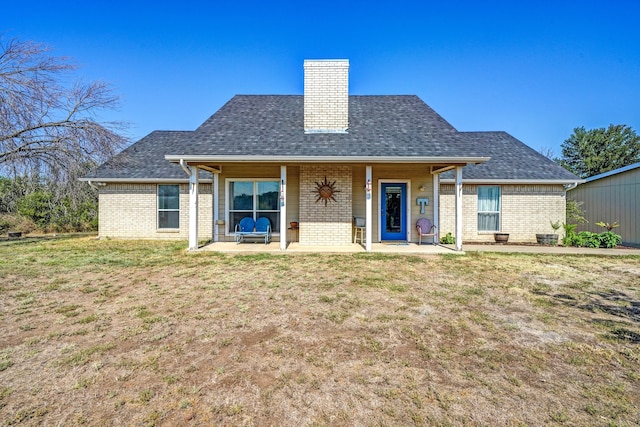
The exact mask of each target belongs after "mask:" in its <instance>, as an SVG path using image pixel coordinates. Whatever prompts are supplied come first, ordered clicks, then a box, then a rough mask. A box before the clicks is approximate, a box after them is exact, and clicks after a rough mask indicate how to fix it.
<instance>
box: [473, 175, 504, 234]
mask: <svg viewBox="0 0 640 427" xmlns="http://www.w3.org/2000/svg"><path fill="white" fill-rule="evenodd" d="M480 187H498V190H499V191H500V194H499V199H498V203H499V205H500V209H498V210H497V211H480V210H479V209H478V202H479V199H480V198H479V196H478V193H479V192H480ZM477 188H478V189H477V190H476V198H477V201H476V230H477V232H478V234H493V233H500V232H501V231H502V186H501V185H478V187H477ZM481 212H482V213H497V214H498V229H497V230H480V229H479V227H478V226H479V225H480V223H479V221H478V215H479V214H480V213H481Z"/></svg>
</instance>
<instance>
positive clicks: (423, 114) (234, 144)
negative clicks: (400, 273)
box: [86, 95, 575, 180]
mask: <svg viewBox="0 0 640 427" xmlns="http://www.w3.org/2000/svg"><path fill="white" fill-rule="evenodd" d="M303 104H304V98H303V96H299V95H238V96H235V97H233V98H232V99H231V100H229V102H227V103H226V104H225V105H224V106H223V107H222V108H220V109H219V110H218V111H217V112H216V113H215V114H213V115H212V116H211V117H209V118H208V119H207V120H206V121H205V122H204V123H203V124H202V125H201V126H200V127H199V128H198V129H196V130H195V131H155V132H152V133H151V134H149V135H147V136H146V137H144V138H143V139H141V140H140V141H138V142H136V143H135V144H133V145H132V146H130V147H129V148H127V149H126V150H124V151H123V152H122V153H120V154H118V155H116V156H115V157H114V158H113V159H111V160H110V161H109V162H107V163H105V164H104V165H102V166H100V167H99V168H98V169H97V170H96V171H95V172H93V173H92V174H90V175H88V176H87V177H86V178H87V179H127V178H131V179H151V180H160V179H186V174H185V173H184V171H183V170H182V168H181V167H180V166H178V165H175V164H172V163H170V162H168V161H167V160H165V158H164V156H165V155H174V156H183V155H184V156H194V155H195V156H212V157H214V156H238V155H243V156H264V157H273V158H277V157H279V156H310V157H316V156H325V157H326V156H335V157H340V158H344V157H353V156H357V157H362V156H369V157H376V158H378V159H376V160H377V161H380V160H381V159H380V158H383V159H389V160H392V159H393V158H394V157H445V158H449V159H450V158H455V157H465V158H469V157H489V156H491V157H492V160H491V161H490V162H489V164H490V165H491V166H490V167H489V166H488V165H487V166H482V165H478V166H473V167H472V166H467V167H466V168H465V171H464V173H463V174H464V176H465V178H467V177H470V176H471V175H473V176H477V177H490V178H494V179H514V178H513V177H516V176H518V177H524V176H527V177H530V178H527V179H555V180H557V179H568V180H572V179H573V178H575V177H573V178H568V175H567V174H569V173H568V172H566V171H565V170H564V169H562V168H560V167H559V166H558V167H556V166H557V165H555V163H553V162H551V161H549V160H548V159H546V158H544V156H541V155H539V154H537V153H536V152H535V151H533V150H532V149H530V148H529V147H527V146H526V145H524V144H522V143H521V142H520V141H518V140H517V139H515V138H513V137H511V136H510V135H508V134H506V133H504V132H458V131H457V130H456V129H455V128H454V127H453V126H451V125H450V124H449V123H448V122H447V121H446V120H444V119H443V118H442V117H441V116H440V115H439V114H438V113H436V112H435V111H434V110H433V109H432V108H431V107H429V106H428V105H427V104H426V103H424V102H423V101H422V100H421V99H420V98H418V97H417V96H411V95H402V96H349V131H348V133H345V134H333V133H325V134H305V133H304V123H303V119H304V111H303V108H304V107H303ZM569 175H571V174H569ZM571 176H572V175H571Z"/></svg>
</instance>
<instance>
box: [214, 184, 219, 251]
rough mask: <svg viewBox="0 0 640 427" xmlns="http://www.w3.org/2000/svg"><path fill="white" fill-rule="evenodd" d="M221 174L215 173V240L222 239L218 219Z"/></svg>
mask: <svg viewBox="0 0 640 427" xmlns="http://www.w3.org/2000/svg"><path fill="white" fill-rule="evenodd" d="M219 188H220V174H219V173H214V174H213V241H214V242H218V241H219V240H220V232H219V231H218V221H219V220H220V194H219V193H220V192H219Z"/></svg>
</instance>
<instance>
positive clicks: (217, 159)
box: [164, 154, 490, 164]
mask: <svg viewBox="0 0 640 427" xmlns="http://www.w3.org/2000/svg"><path fill="white" fill-rule="evenodd" d="M164 158H165V160H168V161H170V162H172V163H179V162H180V160H183V161H185V162H187V163H198V162H214V163H223V162H229V163H435V164H442V163H456V164H463V163H464V164H468V163H475V164H479V163H485V162H487V161H488V160H489V159H490V157H435V156H434V157H427V156H398V157H376V156H349V157H345V156H250V155H248V156H244V155H243V156H207V155H195V156H187V155H173V154H172V155H166V156H164Z"/></svg>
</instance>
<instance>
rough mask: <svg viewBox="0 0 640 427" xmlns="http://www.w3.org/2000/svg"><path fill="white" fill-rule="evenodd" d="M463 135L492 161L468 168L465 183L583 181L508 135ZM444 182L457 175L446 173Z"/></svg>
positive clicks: (465, 171) (463, 174)
mask: <svg viewBox="0 0 640 427" xmlns="http://www.w3.org/2000/svg"><path fill="white" fill-rule="evenodd" d="M459 135H460V136H461V137H463V138H465V139H466V140H467V141H469V142H471V143H473V144H474V145H477V146H479V147H482V152H483V153H486V155H487V156H490V157H491V160H489V161H488V162H486V163H483V164H479V165H467V166H465V167H464V168H463V169H462V178H463V179H464V180H467V179H473V180H519V181H527V180H533V181H537V180H541V181H546V180H555V181H568V182H574V181H579V180H580V179H579V178H578V177H576V176H575V175H573V174H572V173H571V172H569V171H567V170H566V169H565V168H563V167H562V166H560V165H558V164H557V163H556V162H554V161H553V160H550V159H548V158H547V157H545V156H543V155H542V154H540V153H538V152H537V151H535V150H534V149H532V148H531V147H529V146H528V145H525V144H524V143H523V142H521V141H520V140H518V139H516V138H514V137H513V136H511V135H509V134H508V133H506V132H460V134H459ZM441 178H442V179H453V172H451V171H450V172H445V173H443V174H442V175H441Z"/></svg>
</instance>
